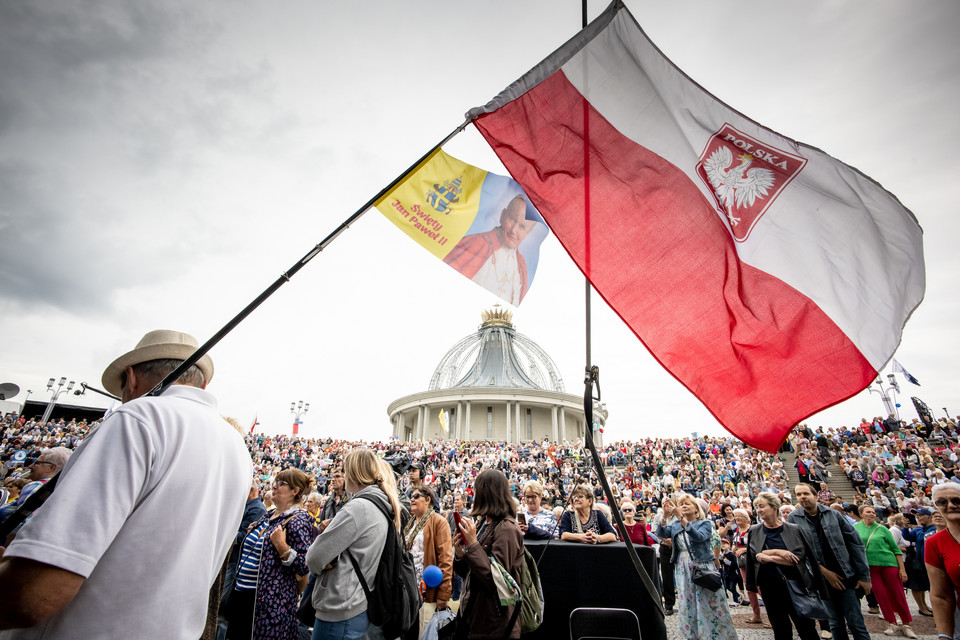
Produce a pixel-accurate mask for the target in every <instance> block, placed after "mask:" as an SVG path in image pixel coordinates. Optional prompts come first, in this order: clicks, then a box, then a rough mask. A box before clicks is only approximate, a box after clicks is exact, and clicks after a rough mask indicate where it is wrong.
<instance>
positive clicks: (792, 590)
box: [780, 571, 830, 620]
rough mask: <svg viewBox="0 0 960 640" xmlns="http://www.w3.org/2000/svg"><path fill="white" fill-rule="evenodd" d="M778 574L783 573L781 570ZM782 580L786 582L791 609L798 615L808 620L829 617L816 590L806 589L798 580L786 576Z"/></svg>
mask: <svg viewBox="0 0 960 640" xmlns="http://www.w3.org/2000/svg"><path fill="white" fill-rule="evenodd" d="M780 575H783V571H781V572H780ZM783 580H784V582H786V583H787V593H788V594H790V602H791V603H793V609H794V611H796V612H797V615H798V616H800V617H801V618H807V619H810V620H827V619H829V617H830V616H829V615H827V608H826V606H824V604H823V600H821V599H820V596H819V595H817V593H816V592H811V591H807V588H806V587H805V586H803V583H802V582H800V581H799V580H789V579H787V578H786V576H784V579H783Z"/></svg>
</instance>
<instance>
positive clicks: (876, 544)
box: [853, 521, 903, 567]
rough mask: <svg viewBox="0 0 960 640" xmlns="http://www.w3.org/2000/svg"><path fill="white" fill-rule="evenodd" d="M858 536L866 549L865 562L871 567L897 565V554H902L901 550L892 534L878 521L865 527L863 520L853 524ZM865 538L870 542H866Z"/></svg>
mask: <svg viewBox="0 0 960 640" xmlns="http://www.w3.org/2000/svg"><path fill="white" fill-rule="evenodd" d="M853 528H854V529H856V530H857V533H859V534H860V537H861V538H863V546H864V547H866V549H867V564H869V565H870V566H871V567H898V566H900V565H899V564H898V563H897V556H900V555H903V551H901V550H900V547H898V546H897V543H896V542H895V541H894V540H893V534H892V533H890V529H887V528H886V527H885V526H883V525H882V524H880V523H878V522H874V523H873V526H872V527H869V528H867V526H866V525H864V524H863V522H862V521H861V522H858V523H857V524H855V525H853ZM867 540H869V541H870V542H869V543H868V542H867Z"/></svg>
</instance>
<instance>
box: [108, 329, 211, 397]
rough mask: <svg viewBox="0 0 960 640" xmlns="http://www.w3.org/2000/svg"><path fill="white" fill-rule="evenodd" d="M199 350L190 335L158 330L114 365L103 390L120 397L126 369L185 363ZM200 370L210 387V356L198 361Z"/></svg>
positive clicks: (109, 368) (147, 335)
mask: <svg viewBox="0 0 960 640" xmlns="http://www.w3.org/2000/svg"><path fill="white" fill-rule="evenodd" d="M199 346H200V345H199V344H198V343H197V339H196V338H194V337H193V336H191V335H190V334H188V333H181V332H179V331H170V330H169V329H156V330H154V331H151V332H149V333H147V334H146V335H145V336H143V338H141V339H140V342H138V343H137V346H136V347H134V349H133V351H129V352H127V353H125V354H123V355H122V356H120V357H119V358H117V359H116V360H114V361H113V362H111V363H110V366H108V367H107V368H106V370H105V371H104V372H103V376H102V377H101V378H100V382H101V383H102V384H103V388H104V389H106V390H107V391H109V392H110V393H112V394H113V395H116V396H119V395H121V394H122V392H123V389H122V386H121V384H120V376H121V374H122V373H123V370H124V369H126V368H127V367H130V366H133V365H137V364H141V363H143V362H149V361H151V360H166V359H170V360H186V359H187V358H189V357H190V356H192V355H193V354H194V352H196V350H197V348H198V347H199ZM197 367H199V368H200V373H202V374H203V379H204V381H205V382H207V383H208V384H209V383H210V380H211V379H213V360H211V359H210V355H209V354H206V355H204V356H203V357H202V358H200V360H198V361H197Z"/></svg>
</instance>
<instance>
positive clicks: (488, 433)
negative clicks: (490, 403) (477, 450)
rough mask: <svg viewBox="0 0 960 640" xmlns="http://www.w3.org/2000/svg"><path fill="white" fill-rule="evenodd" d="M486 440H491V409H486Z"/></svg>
mask: <svg viewBox="0 0 960 640" xmlns="http://www.w3.org/2000/svg"><path fill="white" fill-rule="evenodd" d="M487 440H493V407H487Z"/></svg>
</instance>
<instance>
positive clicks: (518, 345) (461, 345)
mask: <svg viewBox="0 0 960 640" xmlns="http://www.w3.org/2000/svg"><path fill="white" fill-rule="evenodd" d="M481 318H482V320H483V322H482V324H481V325H480V327H479V328H478V329H477V331H476V332H474V333H471V334H470V335H468V336H466V337H465V338H463V339H461V340H460V341H459V342H457V343H456V344H455V345H454V346H453V347H452V348H451V349H450V350H449V351H448V352H447V354H446V355H445V356H443V359H441V360H440V364H438V365H437V368H436V370H435V371H434V372H433V376H432V377H431V378H430V385H429V390H430V391H437V390H440V389H477V388H487V389H489V388H504V389H542V390H546V391H557V392H560V393H563V392H564V389H563V380H562V379H561V378H560V374H559V373H558V372H557V365H556V364H555V363H554V362H553V360H552V359H551V358H550V356H548V355H547V353H546V352H545V351H544V350H543V349H541V348H540V346H539V345H538V344H537V343H536V342H534V341H533V340H531V339H530V338H528V337H526V336H525V335H523V334H522V333H518V332H517V330H516V329H515V328H514V326H513V313H511V312H510V311H509V310H507V309H502V308H500V305H494V308H493V309H489V310H487V311H484V312H483V313H482V314H481Z"/></svg>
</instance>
